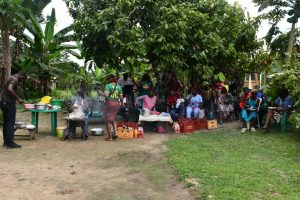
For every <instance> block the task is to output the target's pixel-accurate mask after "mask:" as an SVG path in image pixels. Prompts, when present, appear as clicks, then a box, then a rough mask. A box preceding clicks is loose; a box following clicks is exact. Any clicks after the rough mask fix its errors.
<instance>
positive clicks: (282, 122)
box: [277, 111, 287, 133]
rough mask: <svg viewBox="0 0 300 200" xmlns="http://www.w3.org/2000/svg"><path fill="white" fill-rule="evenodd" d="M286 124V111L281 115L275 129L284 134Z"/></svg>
mask: <svg viewBox="0 0 300 200" xmlns="http://www.w3.org/2000/svg"><path fill="white" fill-rule="evenodd" d="M286 122H287V111H285V112H284V113H283V115H281V117H280V122H279V123H278V124H277V127H278V128H279V129H280V132H281V133H285V130H286Z"/></svg>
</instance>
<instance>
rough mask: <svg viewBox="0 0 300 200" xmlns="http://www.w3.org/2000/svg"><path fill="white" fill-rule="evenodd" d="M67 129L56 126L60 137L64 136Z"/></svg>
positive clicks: (57, 134)
mask: <svg viewBox="0 0 300 200" xmlns="http://www.w3.org/2000/svg"><path fill="white" fill-rule="evenodd" d="M66 129H67V127H57V128H56V136H57V137H58V138H62V137H63V136H64V133H65V131H66Z"/></svg>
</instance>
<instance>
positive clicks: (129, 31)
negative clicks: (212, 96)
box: [66, 0, 261, 80]
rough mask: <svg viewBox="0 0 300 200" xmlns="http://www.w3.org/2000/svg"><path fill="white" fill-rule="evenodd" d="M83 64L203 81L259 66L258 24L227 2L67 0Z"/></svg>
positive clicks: (236, 6) (199, 0)
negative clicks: (179, 73)
mask: <svg viewBox="0 0 300 200" xmlns="http://www.w3.org/2000/svg"><path fill="white" fill-rule="evenodd" d="M66 2H67V5H68V7H69V9H70V12H71V15H72V16H73V18H74V20H75V25H74V27H75V31H76V33H77V34H78V35H79V39H81V40H82V42H83V50H84V55H85V57H86V59H87V60H94V61H95V62H96V64H97V66H98V67H103V66H105V65H109V66H110V67H112V68H117V69H120V68H122V67H123V68H126V69H127V70H128V69H129V70H130V69H131V71H133V68H137V67H139V66H140V65H141V64H148V65H149V66H151V67H152V69H153V70H154V71H155V72H156V73H158V71H160V70H164V69H169V70H178V71H188V74H190V77H192V76H194V77H196V76H199V77H201V78H203V79H205V80H207V79H209V78H211V77H212V76H213V75H214V74H215V73H217V72H225V74H227V75H228V76H232V77H235V78H238V77H240V76H241V75H242V74H244V73H246V72H249V71H253V70H254V69H255V68H257V65H256V64H255V63H253V62H256V59H255V56H256V53H257V51H258V49H259V48H260V45H261V44H260V43H259V42H258V41H257V39H256V32H257V29H258V25H259V22H258V21H256V20H251V19H247V18H246V17H245V15H244V12H243V10H242V9H241V8H240V7H239V6H238V5H230V4H228V3H227V1H225V0H198V1H197V0H196V1H195V0H184V1H179V0H170V1H164V0H156V1H153V0H122V1H117V0H103V1H97V0H84V1H83V0H66Z"/></svg>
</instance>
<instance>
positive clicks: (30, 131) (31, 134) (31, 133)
mask: <svg viewBox="0 0 300 200" xmlns="http://www.w3.org/2000/svg"><path fill="white" fill-rule="evenodd" d="M27 125H28V124H26V126H27ZM26 126H25V127H23V128H20V127H18V128H17V127H16V126H15V129H14V132H16V131H17V130H22V129H23V130H28V135H17V134H15V136H17V137H29V139H30V140H34V139H35V133H36V131H35V128H33V129H29V128H26Z"/></svg>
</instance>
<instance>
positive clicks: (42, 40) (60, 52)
mask: <svg viewBox="0 0 300 200" xmlns="http://www.w3.org/2000/svg"><path fill="white" fill-rule="evenodd" d="M28 13H29V17H30V19H29V20H25V19H24V21H23V23H24V25H25V27H26V29H27V30H28V31H29V32H30V33H31V34H32V35H33V37H32V36H31V35H27V34H26V33H24V37H23V38H22V40H23V42H24V43H25V44H26V47H27V52H26V56H24V58H23V61H22V60H21V62H19V63H18V65H19V67H20V68H23V70H26V71H27V72H28V73H29V74H30V78H32V79H34V80H36V81H38V82H40V84H41V85H42V88H41V89H42V90H41V91H42V93H43V95H46V94H48V93H49V88H50V82H51V80H52V79H53V77H54V76H57V75H60V74H62V73H64V70H67V71H69V70H68V69H69V66H72V65H73V63H70V62H69V61H68V60H66V59H65V57H66V54H67V53H68V52H69V50H72V49H77V45H70V44H66V43H65V42H70V41H73V39H74V35H72V34H71V31H72V29H73V28H72V26H69V27H66V28H64V29H62V30H60V31H59V32H57V33H55V32H54V27H55V24H56V17H55V10H54V9H52V12H51V16H50V18H49V20H47V22H46V27H45V29H44V30H43V29H42V27H41V24H40V22H39V19H38V17H37V16H35V15H34V14H33V13H32V12H31V11H28ZM71 53H73V52H71ZM26 63H30V64H29V65H28V64H26Z"/></svg>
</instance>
